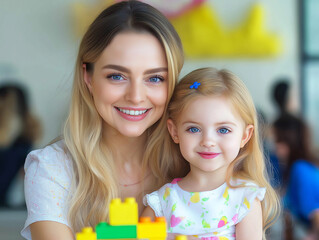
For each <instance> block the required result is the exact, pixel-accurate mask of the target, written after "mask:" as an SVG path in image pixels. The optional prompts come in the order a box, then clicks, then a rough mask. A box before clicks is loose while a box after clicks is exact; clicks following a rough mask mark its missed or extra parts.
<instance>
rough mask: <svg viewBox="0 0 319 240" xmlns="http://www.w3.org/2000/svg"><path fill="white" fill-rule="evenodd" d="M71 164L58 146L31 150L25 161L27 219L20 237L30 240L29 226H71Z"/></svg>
mask: <svg viewBox="0 0 319 240" xmlns="http://www.w3.org/2000/svg"><path fill="white" fill-rule="evenodd" d="M70 164H71V161H70V159H69V158H68V155H66V154H65V153H64V151H63V149H62V148H61V147H60V146H59V145H58V144H53V145H50V146H48V147H46V148H44V149H40V150H36V151H32V152H31V153H30V154H29V155H28V156H27V158H26V162H25V182H24V184H25V186H24V188H25V199H26V204H27V209H28V217H27V220H26V222H25V226H24V228H23V230H22V231H21V235H22V236H23V237H24V238H26V239H31V233H30V228H29V226H30V224H32V223H34V222H38V221H55V222H59V223H63V224H65V225H67V226H69V223H68V221H67V214H68V205H67V198H68V194H69V187H70V182H71V176H70V173H71V172H72V171H70V166H71V165H70Z"/></svg>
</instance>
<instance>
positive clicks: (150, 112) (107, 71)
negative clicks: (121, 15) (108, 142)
mask: <svg viewBox="0 0 319 240" xmlns="http://www.w3.org/2000/svg"><path fill="white" fill-rule="evenodd" d="M84 78H85V82H86V84H87V86H88V88H89V90H90V92H91V94H92V96H93V99H94V104H95V107H96V109H97V111H98V113H99V114H100V116H101V117H102V119H103V120H104V129H105V130H106V131H105V132H106V133H112V132H113V133H116V134H117V133H119V134H121V135H123V136H128V137H137V136H140V135H142V134H143V133H144V132H145V130H146V129H148V128H149V127H150V126H152V125H153V124H154V123H155V122H156V121H158V120H159V119H160V118H161V116H162V115H163V112H164V109H165V104H166V101H167V92H168V82H167V81H168V66H167V61H166V55H165V52H164V50H163V48H162V46H161V44H160V42H159V41H158V40H157V38H155V37H154V36H153V35H151V34H149V33H135V32H123V33H119V34H117V35H116V36H115V37H114V39H113V40H112V41H111V43H110V44H109V45H108V46H107V47H106V48H105V49H104V51H103V52H102V54H101V56H100V58H99V59H98V60H97V61H96V62H95V64H94V71H93V74H92V75H89V74H87V73H84Z"/></svg>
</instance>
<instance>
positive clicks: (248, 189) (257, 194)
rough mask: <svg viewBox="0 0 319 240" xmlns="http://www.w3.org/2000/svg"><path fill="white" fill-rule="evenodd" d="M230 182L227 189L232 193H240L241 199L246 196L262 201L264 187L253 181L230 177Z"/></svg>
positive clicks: (264, 191)
mask: <svg viewBox="0 0 319 240" xmlns="http://www.w3.org/2000/svg"><path fill="white" fill-rule="evenodd" d="M230 184H231V186H230V187H229V191H230V192H232V193H233V194H234V195H240V196H241V197H242V198H243V199H244V198H246V199H251V200H254V199H255V198H257V199H259V200H260V201H262V200H263V199H264V197H265V193H266V188H264V187H260V186H258V185H257V184H256V183H254V182H253V181H250V180H244V179H232V180H231V181H230Z"/></svg>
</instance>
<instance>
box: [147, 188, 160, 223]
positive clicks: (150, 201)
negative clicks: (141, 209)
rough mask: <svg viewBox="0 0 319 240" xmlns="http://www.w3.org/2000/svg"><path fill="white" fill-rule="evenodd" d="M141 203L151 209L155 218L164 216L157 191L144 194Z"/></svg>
mask: <svg viewBox="0 0 319 240" xmlns="http://www.w3.org/2000/svg"><path fill="white" fill-rule="evenodd" d="M143 203H144V205H145V206H150V207H151V208H152V209H153V211H154V212H155V216H156V217H162V216H164V213H163V210H162V206H161V202H160V198H159V195H158V191H155V192H152V193H150V194H146V195H145V196H144V198H143Z"/></svg>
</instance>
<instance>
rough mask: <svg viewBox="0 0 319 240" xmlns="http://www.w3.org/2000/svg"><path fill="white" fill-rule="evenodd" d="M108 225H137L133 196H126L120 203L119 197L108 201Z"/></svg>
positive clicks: (135, 204)
mask: <svg viewBox="0 0 319 240" xmlns="http://www.w3.org/2000/svg"><path fill="white" fill-rule="evenodd" d="M109 219H110V225H113V226H116V225H137V222H138V210H137V202H136V201H135V198H126V199H125V202H123V203H122V201H121V199H120V198H115V199H113V200H112V201H111V203H110V211H109Z"/></svg>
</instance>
